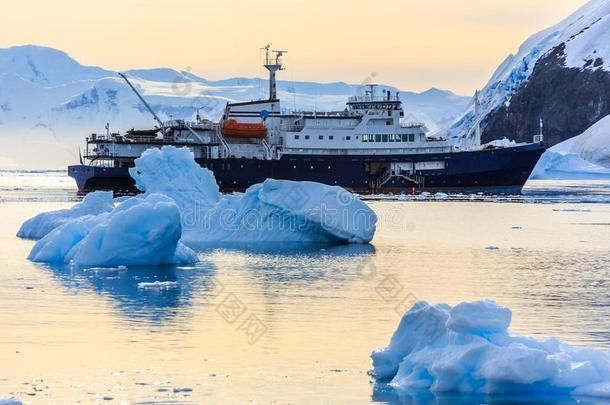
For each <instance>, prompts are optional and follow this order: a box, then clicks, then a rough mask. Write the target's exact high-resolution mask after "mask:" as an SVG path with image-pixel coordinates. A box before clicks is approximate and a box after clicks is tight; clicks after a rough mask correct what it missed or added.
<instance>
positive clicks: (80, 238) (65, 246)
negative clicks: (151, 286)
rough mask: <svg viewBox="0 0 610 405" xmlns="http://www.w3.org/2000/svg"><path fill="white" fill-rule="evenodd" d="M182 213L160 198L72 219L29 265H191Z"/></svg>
mask: <svg viewBox="0 0 610 405" xmlns="http://www.w3.org/2000/svg"><path fill="white" fill-rule="evenodd" d="M181 236H182V226H181V223H180V211H179V210H178V207H177V206H176V204H175V203H174V201H173V200H172V199H171V198H169V197H166V196H163V195H161V194H149V195H147V196H142V197H140V196H138V197H133V198H130V199H128V200H125V201H124V202H122V203H120V204H118V205H117V206H116V207H115V208H114V209H113V210H112V211H111V212H105V213H102V214H98V215H85V216H82V217H78V218H75V219H72V220H71V221H69V222H66V223H64V224H63V225H61V226H59V227H58V228H56V229H54V230H53V231H51V232H50V233H49V234H47V235H46V236H45V237H43V238H42V239H40V240H39V241H38V242H36V244H35V245H34V247H33V248H32V251H31V252H30V254H29V256H28V259H30V260H32V261H34V262H48V263H58V262H64V263H71V264H73V265H75V266H78V267H92V266H129V265H135V266H138V265H162V264H192V263H195V262H197V255H196V254H195V252H194V251H192V250H191V249H190V248H188V247H186V246H185V245H183V244H182V243H180V238H181Z"/></svg>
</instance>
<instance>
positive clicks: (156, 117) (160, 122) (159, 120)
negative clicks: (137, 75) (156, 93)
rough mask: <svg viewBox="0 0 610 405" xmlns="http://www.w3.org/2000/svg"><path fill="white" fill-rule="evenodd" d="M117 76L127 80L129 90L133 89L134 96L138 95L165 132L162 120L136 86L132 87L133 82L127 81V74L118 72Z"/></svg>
mask: <svg viewBox="0 0 610 405" xmlns="http://www.w3.org/2000/svg"><path fill="white" fill-rule="evenodd" d="M119 76H121V77H122V78H123V80H125V81H126V82H127V84H128V85H129V87H131V90H133V92H134V93H136V96H138V98H139V99H140V101H141V102H142V104H144V106H145V107H146V108H147V109H148V111H150V113H151V114H152V116H153V117H154V119H155V120H156V121H157V122H158V123H159V125H160V128H161V131H162V132H165V124H163V121H161V119H160V118H159V117H158V116H157V114H155V112H154V111H153V109H152V108H151V107H150V106H149V105H148V103H147V102H146V100H144V97H142V95H141V94H140V92H138V90H136V88H135V87H134V85H133V84H131V82H130V81H129V79H128V78H127V76H125V75H124V74H123V73H121V72H119Z"/></svg>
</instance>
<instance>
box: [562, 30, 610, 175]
mask: <svg viewBox="0 0 610 405" xmlns="http://www.w3.org/2000/svg"><path fill="white" fill-rule="evenodd" d="M608 43H610V41H608ZM609 60H610V58H609ZM570 152H571V153H574V154H577V155H579V156H580V157H581V158H583V159H584V160H586V161H587V162H590V163H592V164H595V165H598V166H602V167H604V168H607V169H608V172H610V115H608V116H606V117H604V118H602V119H601V120H599V121H597V122H596V123H595V124H593V125H592V126H591V127H590V128H589V129H587V130H586V131H585V132H583V133H582V134H580V135H578V136H577V137H575V138H574V139H573V141H572V142H571V148H570Z"/></svg>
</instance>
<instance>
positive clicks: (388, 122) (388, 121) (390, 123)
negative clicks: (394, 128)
mask: <svg viewBox="0 0 610 405" xmlns="http://www.w3.org/2000/svg"><path fill="white" fill-rule="evenodd" d="M388 115H390V112H389V111H388ZM385 124H386V125H392V121H390V120H387V121H386V122H385Z"/></svg>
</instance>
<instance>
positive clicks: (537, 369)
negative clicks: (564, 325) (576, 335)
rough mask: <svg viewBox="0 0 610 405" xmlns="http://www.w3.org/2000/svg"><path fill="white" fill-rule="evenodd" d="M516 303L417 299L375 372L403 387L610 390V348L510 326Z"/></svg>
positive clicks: (376, 355) (376, 357)
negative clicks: (530, 334)
mask: <svg viewBox="0 0 610 405" xmlns="http://www.w3.org/2000/svg"><path fill="white" fill-rule="evenodd" d="M511 320H512V312H511V310H510V309H509V308H507V307H504V306H501V305H498V304H497V303H495V302H494V301H489V300H486V301H475V302H462V303H460V304H458V305H455V306H453V307H452V306H450V305H447V304H437V305H430V304H428V303H427V302H425V301H420V302H417V303H416V304H415V305H414V306H413V307H412V308H411V309H410V310H409V311H408V312H407V313H406V314H405V315H404V316H403V317H402V319H401V321H400V324H399V326H398V329H397V330H396V331H395V332H394V334H393V336H392V338H391V340H390V343H389V345H388V346H387V347H385V348H382V349H378V350H375V351H373V353H372V354H371V358H372V361H373V369H372V370H371V371H370V374H371V375H372V376H373V377H374V378H375V379H376V380H377V381H378V382H388V384H389V385H390V386H391V387H392V388H393V389H395V390H396V391H398V392H402V393H416V392H417V391H421V390H425V391H428V392H430V391H431V392H435V393H461V394H483V395H488V394H522V395H527V396H528V397H529V398H533V397H534V396H536V395H541V396H544V395H573V396H595V397H610V353H608V352H605V351H601V350H596V349H592V348H579V347H574V346H571V345H569V344H567V343H565V342H562V341H560V340H558V339H556V338H549V339H546V340H537V339H534V338H531V337H527V336H521V335H518V334H514V333H512V332H510V330H509V329H508V328H509V326H510V323H511Z"/></svg>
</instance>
